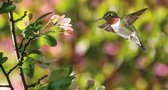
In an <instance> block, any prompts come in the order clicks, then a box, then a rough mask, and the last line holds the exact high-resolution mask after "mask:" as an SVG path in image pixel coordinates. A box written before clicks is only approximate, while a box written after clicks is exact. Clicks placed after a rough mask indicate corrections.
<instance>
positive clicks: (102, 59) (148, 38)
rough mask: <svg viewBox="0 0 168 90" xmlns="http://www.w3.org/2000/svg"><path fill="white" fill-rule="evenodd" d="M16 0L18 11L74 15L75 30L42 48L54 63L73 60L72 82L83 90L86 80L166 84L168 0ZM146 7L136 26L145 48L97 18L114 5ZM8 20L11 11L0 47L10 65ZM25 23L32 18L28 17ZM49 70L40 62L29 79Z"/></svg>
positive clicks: (143, 86) (144, 89)
mask: <svg viewBox="0 0 168 90" xmlns="http://www.w3.org/2000/svg"><path fill="white" fill-rule="evenodd" d="M15 4H16V6H17V9H16V10H15V13H17V14H18V15H23V12H24V11H28V12H31V13H33V15H34V16H33V19H34V20H35V19H36V18H37V17H39V16H40V15H42V14H44V13H47V12H49V11H54V12H55V13H57V14H60V15H63V14H65V15H66V17H70V18H71V20H72V21H71V24H72V27H73V28H74V33H73V35H72V36H71V37H65V36H63V35H62V34H61V35H58V36H56V37H57V42H58V45H57V46H55V47H48V46H45V47H43V50H42V53H43V55H45V57H46V58H45V59H46V60H48V61H49V62H50V61H51V62H54V65H55V66H62V65H66V64H73V65H74V74H75V73H77V75H76V77H77V78H76V79H75V80H74V82H73V84H75V87H76V88H80V89H79V90H83V89H84V87H85V86H86V83H87V81H88V80H94V81H95V83H96V85H97V86H105V87H106V90H161V89H166V88H167V89H168V0H22V2H20V3H15ZM143 8H148V10H146V11H145V13H143V14H142V16H140V18H139V19H138V20H137V21H136V22H135V23H134V25H135V27H136V29H137V31H138V33H139V37H140V38H141V41H142V43H143V44H144V46H145V48H146V50H145V51H144V50H142V49H140V48H139V47H138V46H137V45H136V44H134V43H132V42H130V41H128V40H126V39H123V38H122V37H120V36H118V35H116V34H114V33H109V32H106V31H104V30H101V29H99V28H97V26H98V25H100V24H101V23H102V22H103V21H98V22H94V20H96V19H98V18H101V17H102V16H103V15H104V14H105V13H106V12H107V11H110V10H113V11H115V12H117V13H118V14H119V16H124V15H127V14H129V13H132V12H135V11H138V10H140V9H143ZM48 19H49V18H48ZM48 19H47V20H48ZM8 21H9V20H8V16H7V15H5V14H3V15H0V51H1V52H4V54H5V56H7V57H8V58H9V60H8V63H6V64H5V65H6V69H8V68H9V69H10V68H11V67H12V65H14V64H16V59H15V58H16V56H15V53H14V49H13V45H12V40H11V36H10V32H9V29H10V28H9V22H8ZM24 23H28V21H26V19H25V21H24ZM20 27H21V28H22V27H24V25H21V26H20ZM18 35H19V32H18ZM20 37H21V35H19V37H18V41H19V40H20ZM31 47H33V45H32V46H31ZM47 71H48V69H41V68H39V66H36V71H35V76H34V77H33V78H32V79H29V80H28V81H29V82H34V81H35V80H37V79H39V77H40V76H43V74H45V73H47ZM39 72H40V73H39ZM0 77H1V78H0V83H5V82H6V81H5V78H3V77H4V76H3V74H2V72H1V71H0ZM12 77H13V78H12V80H13V81H14V86H15V88H16V87H18V90H22V89H21V81H19V80H20V78H19V76H18V75H17V71H16V72H15V73H13V74H12ZM16 78H18V81H16V80H15V79H16ZM73 86H74V85H73ZM5 90H6V89H5ZM77 90H78V89H77Z"/></svg>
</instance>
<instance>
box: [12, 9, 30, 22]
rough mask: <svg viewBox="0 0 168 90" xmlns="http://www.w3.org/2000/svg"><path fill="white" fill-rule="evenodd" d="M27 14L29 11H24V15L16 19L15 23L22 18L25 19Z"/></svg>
mask: <svg viewBox="0 0 168 90" xmlns="http://www.w3.org/2000/svg"><path fill="white" fill-rule="evenodd" d="M26 16H27V11H25V12H24V15H23V16H22V17H20V18H19V19H17V20H15V21H14V23H16V22H18V21H20V20H22V19H23V18H24V17H26Z"/></svg>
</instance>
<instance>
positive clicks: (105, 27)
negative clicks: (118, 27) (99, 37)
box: [98, 23, 114, 32]
mask: <svg viewBox="0 0 168 90" xmlns="http://www.w3.org/2000/svg"><path fill="white" fill-rule="evenodd" d="M98 27H99V28H101V29H104V30H106V31H107V32H114V30H113V28H112V27H111V26H110V25H109V24H108V23H104V24H101V25H99V26H98Z"/></svg>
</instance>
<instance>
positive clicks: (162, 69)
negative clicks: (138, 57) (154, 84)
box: [154, 63, 168, 77]
mask: <svg viewBox="0 0 168 90" xmlns="http://www.w3.org/2000/svg"><path fill="white" fill-rule="evenodd" d="M154 71H155V74H156V75H157V76H160V77H165V76H167V75H168V66H167V65H166V64H162V63H157V64H156V65H155V66H154Z"/></svg>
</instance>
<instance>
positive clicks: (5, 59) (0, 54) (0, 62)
mask: <svg viewBox="0 0 168 90" xmlns="http://www.w3.org/2000/svg"><path fill="white" fill-rule="evenodd" d="M7 59H8V58H7V57H3V53H2V52H0V64H3V63H5V62H6V61H7Z"/></svg>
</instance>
